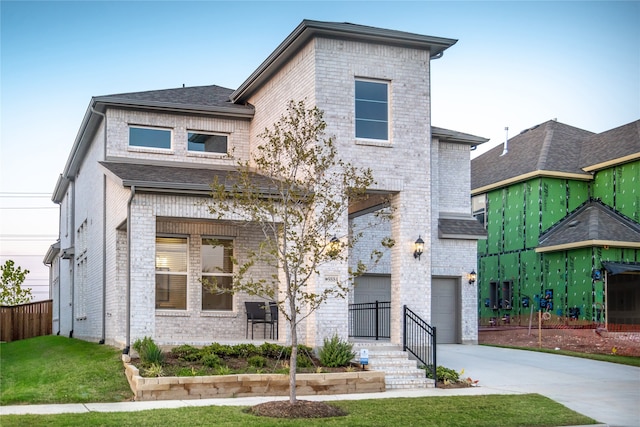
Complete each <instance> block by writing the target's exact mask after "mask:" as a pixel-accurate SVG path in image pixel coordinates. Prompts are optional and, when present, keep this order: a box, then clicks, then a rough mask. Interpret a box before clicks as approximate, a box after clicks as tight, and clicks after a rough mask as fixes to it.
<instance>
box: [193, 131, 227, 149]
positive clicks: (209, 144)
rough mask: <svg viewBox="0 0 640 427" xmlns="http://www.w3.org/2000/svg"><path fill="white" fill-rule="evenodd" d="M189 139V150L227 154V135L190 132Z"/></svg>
mask: <svg viewBox="0 0 640 427" xmlns="http://www.w3.org/2000/svg"><path fill="white" fill-rule="evenodd" d="M187 140H188V144H187V145H188V149H189V151H197V152H202V153H219V154H227V135H215V134H208V133H197V132H188V134H187Z"/></svg>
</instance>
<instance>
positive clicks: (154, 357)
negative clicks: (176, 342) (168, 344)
mask: <svg viewBox="0 0 640 427" xmlns="http://www.w3.org/2000/svg"><path fill="white" fill-rule="evenodd" d="M133 349H134V350H135V351H136V352H138V355H139V356H140V362H142V365H143V366H151V365H153V364H157V365H160V366H162V364H163V363H164V354H163V353H162V350H160V347H158V345H157V344H156V343H155V342H154V341H153V339H151V338H149V337H144V338H143V339H142V340H140V339H137V340H136V341H135V342H134V343H133Z"/></svg>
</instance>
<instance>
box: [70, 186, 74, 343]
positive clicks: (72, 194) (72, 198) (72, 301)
mask: <svg viewBox="0 0 640 427" xmlns="http://www.w3.org/2000/svg"><path fill="white" fill-rule="evenodd" d="M75 228H76V180H75V179H74V180H73V181H71V230H69V233H70V234H71V247H72V248H73V249H74V255H73V256H72V257H71V331H69V338H73V329H74V326H75V322H76V320H75V319H76V305H75V304H76V286H75V284H76V265H75V262H76V260H75V247H76V230H75Z"/></svg>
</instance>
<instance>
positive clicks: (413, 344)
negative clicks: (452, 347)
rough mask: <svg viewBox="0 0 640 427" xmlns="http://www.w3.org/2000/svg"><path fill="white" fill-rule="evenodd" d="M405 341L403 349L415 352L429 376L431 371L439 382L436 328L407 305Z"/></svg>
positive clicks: (432, 376)
mask: <svg viewBox="0 0 640 427" xmlns="http://www.w3.org/2000/svg"><path fill="white" fill-rule="evenodd" d="M403 318H404V322H403V325H404V331H403V334H402V335H403V337H404V341H403V344H402V349H403V350H404V351H408V352H409V353H411V354H413V355H414V356H415V358H416V359H418V361H419V362H420V363H421V364H422V365H423V366H424V367H425V373H426V375H427V377H428V376H429V372H431V378H433V379H434V380H435V382H436V384H437V383H438V377H437V374H436V368H437V365H436V328H435V327H434V326H431V325H429V324H428V323H427V322H425V321H424V320H422V318H420V316H418V315H417V314H415V313H414V312H413V311H411V310H410V309H409V308H408V307H407V306H406V305H405V306H404V307H403Z"/></svg>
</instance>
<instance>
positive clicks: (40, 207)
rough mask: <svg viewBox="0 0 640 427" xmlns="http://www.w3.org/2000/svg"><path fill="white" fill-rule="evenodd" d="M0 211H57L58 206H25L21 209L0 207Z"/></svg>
mask: <svg viewBox="0 0 640 427" xmlns="http://www.w3.org/2000/svg"><path fill="white" fill-rule="evenodd" d="M0 209H7V210H9V209H13V210H24V211H31V210H37V209H58V206H27V207H23V208H18V207H14V206H10V207H6V206H0Z"/></svg>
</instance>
